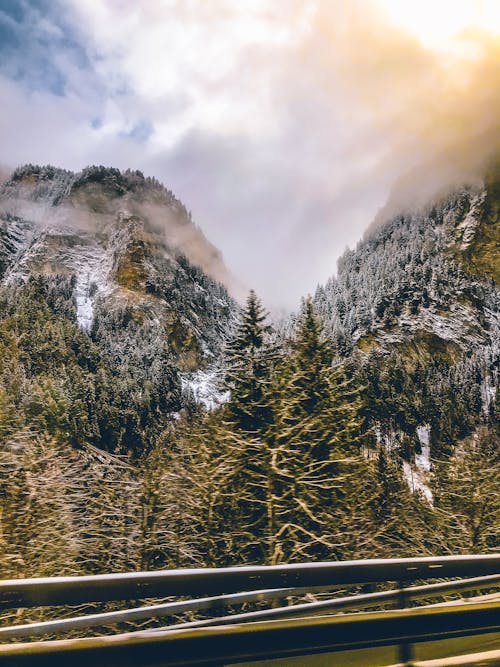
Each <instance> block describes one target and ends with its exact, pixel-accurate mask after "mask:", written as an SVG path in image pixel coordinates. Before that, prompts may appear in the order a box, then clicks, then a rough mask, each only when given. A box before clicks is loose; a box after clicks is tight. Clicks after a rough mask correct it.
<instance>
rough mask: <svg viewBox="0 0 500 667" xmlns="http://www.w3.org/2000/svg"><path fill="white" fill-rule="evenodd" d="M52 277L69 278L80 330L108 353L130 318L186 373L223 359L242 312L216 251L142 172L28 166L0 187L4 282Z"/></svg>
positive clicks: (179, 207)
mask: <svg viewBox="0 0 500 667" xmlns="http://www.w3.org/2000/svg"><path fill="white" fill-rule="evenodd" d="M55 275H63V276H67V277H70V278H71V280H72V283H71V284H72V286H73V300H74V307H75V317H76V320H77V322H78V324H79V326H80V328H81V329H82V330H84V331H85V332H87V333H89V334H91V335H92V336H93V337H94V338H99V337H100V338H101V339H108V338H109V340H110V345H111V339H112V338H113V336H114V338H115V342H116V340H117V338H118V339H119V338H120V336H121V335H122V334H123V331H122V332H121V333H120V334H119V335H118V336H116V335H115V334H114V333H112V332H113V331H114V330H115V329H116V322H117V321H118V320H121V321H123V320H126V321H129V320H133V321H134V323H135V324H136V325H139V326H141V327H147V328H150V329H151V330H154V331H157V333H158V335H160V332H161V335H163V336H165V337H166V339H167V342H168V346H169V349H170V351H171V352H172V353H173V354H174V355H175V357H176V359H177V363H178V366H179V369H180V370H181V371H183V372H187V373H188V372H194V371H197V370H198V369H199V368H203V367H205V366H206V365H207V364H210V361H211V359H213V357H215V356H217V354H218V351H219V349H220V346H221V344H222V343H223V340H224V338H225V336H226V335H227V333H228V331H229V330H230V328H231V325H232V322H233V320H234V318H235V316H236V314H237V312H238V307H237V305H236V303H235V301H234V300H233V299H232V297H231V296H230V295H229V294H228V292H227V290H226V288H225V287H224V286H223V284H222V283H221V282H220V281H221V280H225V281H226V284H229V282H230V280H231V277H230V275H229V273H228V271H227V270H226V268H225V266H224V263H223V261H222V258H221V256H220V253H219V252H218V251H217V250H216V248H214V247H213V246H212V245H211V244H210V243H209V242H208V241H207V240H206V238H205V237H204V235H203V234H202V232H201V230H200V229H199V228H198V227H196V225H194V223H193V222H192V220H191V216H190V214H189V213H188V211H187V210H186V208H185V207H184V205H183V204H182V203H181V202H180V201H179V200H177V199H176V198H175V197H174V195H173V194H172V193H171V192H170V191H169V190H167V189H166V188H164V187H163V186H162V185H161V184H160V183H159V182H157V181H156V180H154V179H150V178H144V176H143V175H142V174H141V173H140V172H131V171H126V172H120V171H118V170H117V169H106V168H104V167H90V168H87V169H85V170H84V171H82V172H81V173H79V174H73V173H71V172H69V171H65V170H60V169H56V168H54V167H35V166H32V165H28V166H25V167H22V168H20V169H17V170H16V171H15V172H14V173H13V174H12V177H11V179H10V180H9V181H7V182H6V183H4V184H3V185H2V186H1V187H0V280H1V283H2V284H3V285H15V284H16V283H19V282H25V281H26V280H28V279H29V278H30V277H36V276H55ZM122 329H123V327H122ZM119 347H120V346H119V345H118V348H119ZM126 347H127V346H126V345H125V343H124V344H123V346H122V348H123V349H125V348H126Z"/></svg>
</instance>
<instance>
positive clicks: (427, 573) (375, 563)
mask: <svg viewBox="0 0 500 667" xmlns="http://www.w3.org/2000/svg"><path fill="white" fill-rule="evenodd" d="M499 572H500V555H498V554H492V555H478V556H444V557H442V558H435V557H426V558H399V559H374V560H362V561H339V562H321V563H307V564H292V565H272V566H264V565H263V566H245V567H229V568H197V569H182V570H160V571H157V572H128V573H125V574H101V575H95V576H83V577H53V578H39V579H10V580H7V581H0V609H8V608H13V607H17V608H21V607H39V606H48V605H65V604H81V603H84V602H97V601H99V602H106V601H109V600H127V599H128V600H137V599H141V598H154V597H167V596H171V595H172V596H175V595H183V596H188V595H220V594H221V593H236V592H240V591H251V590H259V589H270V588H305V587H307V588H311V587H321V586H323V587H330V588H331V587H333V586H344V585H355V584H363V583H376V582H381V581H384V582H387V581H397V582H410V581H415V580H418V579H432V578H438V577H439V578H445V577H448V578H451V577H470V576H484V575H489V574H498V573H499Z"/></svg>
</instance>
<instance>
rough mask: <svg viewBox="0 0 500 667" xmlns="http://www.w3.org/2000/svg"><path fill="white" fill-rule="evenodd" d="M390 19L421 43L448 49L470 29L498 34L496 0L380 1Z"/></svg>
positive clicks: (498, 6) (499, 5) (499, 6)
mask: <svg viewBox="0 0 500 667" xmlns="http://www.w3.org/2000/svg"><path fill="white" fill-rule="evenodd" d="M379 2H380V5H381V7H382V9H383V10H384V11H385V13H386V14H387V16H388V18H389V20H390V21H391V22H392V23H394V24H395V25H396V26H398V27H399V28H401V29H403V30H404V31H405V32H407V33H409V34H411V35H414V36H415V37H416V38H417V39H418V40H419V41H420V42H421V44H422V45H423V46H425V47H428V48H431V49H435V50H447V49H449V48H453V47H454V46H456V45H457V42H460V41H461V40H462V39H463V37H464V36H465V35H466V34H467V31H469V30H471V29H472V30H480V31H485V32H489V33H496V34H500V2H499V1H498V0H438V1H436V0H418V1H416V0H379Z"/></svg>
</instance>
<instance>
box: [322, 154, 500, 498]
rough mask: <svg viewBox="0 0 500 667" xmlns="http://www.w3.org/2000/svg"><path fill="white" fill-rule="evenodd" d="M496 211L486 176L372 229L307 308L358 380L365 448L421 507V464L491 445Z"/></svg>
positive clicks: (497, 194) (498, 340) (498, 259)
mask: <svg viewBox="0 0 500 667" xmlns="http://www.w3.org/2000/svg"><path fill="white" fill-rule="evenodd" d="M499 209H500V169H499V168H498V167H497V168H492V169H491V170H490V172H489V173H488V175H487V176H486V177H485V179H484V181H483V182H482V183H476V184H474V185H468V186H464V187H461V188H459V189H457V190H456V191H454V192H450V193H449V194H448V195H446V196H443V197H441V198H440V199H438V200H436V201H432V202H430V203H429V204H428V205H427V206H424V207H422V208H420V209H418V210H414V211H407V212H404V213H401V214H400V215H397V216H395V217H392V218H391V219H388V220H387V221H386V222H385V223H381V222H380V221H378V222H377V224H376V225H374V226H373V227H372V228H371V229H369V230H368V232H367V233H366V235H365V238H364V239H363V240H362V241H360V243H359V244H358V246H357V247H356V248H355V249H354V250H348V251H347V252H346V253H345V254H344V255H343V256H342V257H341V259H340V260H339V263H338V272H337V275H336V276H335V277H332V278H331V279H330V280H329V281H328V283H327V284H326V285H324V286H320V287H319V288H318V290H317V292H316V295H315V298H314V301H315V305H316V308H317V310H318V311H319V313H320V315H321V316H322V319H323V322H324V324H325V330H326V334H327V335H328V336H329V337H330V338H331V340H332V341H333V344H334V348H335V351H336V353H337V355H338V356H339V357H343V358H347V359H350V360H351V361H353V363H354V364H356V365H357V368H358V369H359V372H360V375H361V377H362V378H363V380H362V382H363V385H364V394H365V402H366V410H367V420H368V422H369V424H370V425H371V427H372V429H373V433H374V441H375V442H378V443H379V444H384V445H385V446H386V447H387V449H388V450H389V451H391V452H392V453H393V454H394V455H395V456H396V457H400V460H399V462H400V464H401V468H402V470H403V473H404V476H405V478H406V480H407V482H408V484H409V486H410V488H411V489H412V490H414V491H419V492H420V493H422V494H423V495H424V496H425V497H426V498H427V499H428V500H429V501H432V484H431V479H432V463H430V462H432V461H435V460H436V459H440V458H443V457H444V458H445V459H446V458H447V457H448V456H449V455H450V453H451V452H452V451H453V450H454V448H455V447H456V446H457V445H458V443H463V442H467V441H468V440H470V441H471V442H473V441H474V442H475V440H474V439H477V438H478V433H483V435H484V434H485V433H486V434H487V435H486V436H485V438H486V439H489V440H488V442H489V444H488V445H487V446H488V447H493V448H496V449H498V447H499V446H500V443H499V442H498V437H497V430H496V426H495V422H496V419H497V416H498V405H499V402H498V383H499V378H498V371H499V349H500V337H499V304H500V293H499V291H498V288H497V285H498V282H499V280H500V256H499V248H500V225H499V223H500V220H499ZM483 439H484V438H483ZM461 446H462V445H461ZM485 446H486V445H485Z"/></svg>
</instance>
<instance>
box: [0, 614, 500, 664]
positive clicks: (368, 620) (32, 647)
mask: <svg viewBox="0 0 500 667" xmlns="http://www.w3.org/2000/svg"><path fill="white" fill-rule="evenodd" d="M498 630H500V602H488V603H475V604H461V605H457V606H450V607H446V608H444V609H443V608H438V607H432V608H426V607H423V608H415V609H405V610H398V611H385V612H369V613H361V614H345V615H340V616H327V617H319V618H317V617H316V618H300V619H290V620H282V621H262V622H259V623H244V624H241V625H236V626H224V628H221V627H217V626H216V627H212V628H203V629H193V630H177V631H166V632H158V633H150V632H142V633H141V632H139V633H132V634H124V635H115V636H111V637H96V638H89V639H70V640H59V641H51V642H34V643H30V644H11V645H9V644H6V645H3V646H0V663H1V664H2V667H39V665H40V664H43V665H50V667H67V665H71V667H87V666H88V665H92V667H138V666H140V667H153V666H155V667H159V666H162V667H167V666H168V667H177V666H180V665H183V666H184V667H186V666H189V665H199V666H201V665H215V664H219V665H220V664H227V663H235V662H241V661H249V660H259V659H260V660H264V659H266V660H267V659H272V658H286V657H290V656H297V655H304V654H311V653H315V654H316V653H324V652H335V651H345V650H354V649H361V648H367V647H376V646H387V645H394V644H399V643H403V642H404V643H408V642H412V643H413V642H422V641H430V640H435V639H440V640H441V639H451V638H454V637H462V636H470V635H476V634H480V633H490V632H497V631H498Z"/></svg>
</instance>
